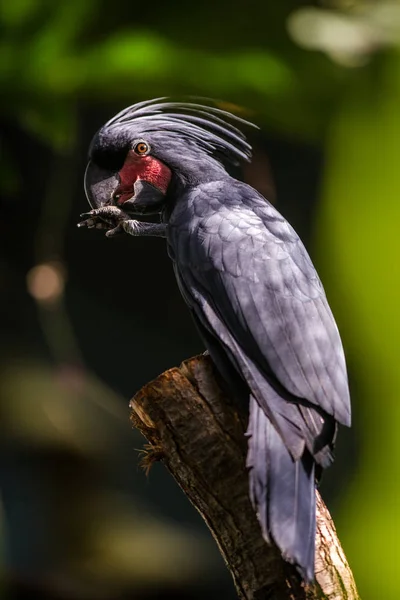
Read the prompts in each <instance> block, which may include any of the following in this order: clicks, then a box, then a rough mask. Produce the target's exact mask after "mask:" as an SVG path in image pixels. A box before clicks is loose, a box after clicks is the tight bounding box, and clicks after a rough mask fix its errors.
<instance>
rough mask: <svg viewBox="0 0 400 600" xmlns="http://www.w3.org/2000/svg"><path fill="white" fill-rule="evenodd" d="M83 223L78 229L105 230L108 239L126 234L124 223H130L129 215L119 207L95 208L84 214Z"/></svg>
mask: <svg viewBox="0 0 400 600" xmlns="http://www.w3.org/2000/svg"><path fill="white" fill-rule="evenodd" d="M81 218H83V219H84V220H83V221H80V223H78V227H88V228H89V229H103V230H104V229H105V230H106V236H107V237H114V236H116V235H119V234H121V233H125V230H124V228H123V226H122V225H123V223H124V221H129V220H130V217H129V215H128V214H127V213H126V212H124V211H123V210H121V209H120V208H118V206H113V205H110V206H101V207H100V208H94V209H93V210H90V211H89V212H86V213H82V214H81Z"/></svg>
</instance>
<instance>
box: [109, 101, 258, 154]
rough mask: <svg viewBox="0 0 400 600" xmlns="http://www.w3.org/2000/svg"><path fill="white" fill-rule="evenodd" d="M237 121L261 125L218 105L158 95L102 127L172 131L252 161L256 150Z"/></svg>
mask: <svg viewBox="0 0 400 600" xmlns="http://www.w3.org/2000/svg"><path fill="white" fill-rule="evenodd" d="M233 123H235V124H238V125H245V126H250V127H257V126H256V125H254V124H253V123H250V122H249V121H246V120H245V119H242V118H241V117H238V116H236V115H234V114H232V113H230V112H228V111H225V110H222V109H220V108H216V107H214V106H209V105H207V104H198V103H186V102H171V101H168V99H167V98H156V99H154V100H146V101H144V102H138V103H137V104H133V105H132V106H129V107H128V108H125V109H124V110H122V111H121V112H120V113H118V114H117V115H115V117H113V118H112V119H110V120H109V121H108V123H106V124H105V125H104V127H103V128H102V130H103V131H104V130H109V129H113V128H117V127H120V126H126V125H130V124H132V125H140V126H141V125H143V127H144V128H145V129H146V131H149V132H150V131H160V130H161V131H168V132H170V133H173V134H174V133H175V134H178V135H182V136H185V137H186V138H188V139H190V140H192V141H193V142H195V143H196V145H197V146H198V147H199V148H201V149H202V150H204V151H205V152H207V153H208V154H211V155H213V156H215V158H217V159H221V160H224V159H225V160H227V161H229V162H231V163H233V164H238V163H239V162H240V161H249V160H250V158H251V150H252V149H251V145H250V144H249V143H248V141H247V140H246V136H245V135H244V133H243V132H242V131H241V130H240V129H238V127H236V126H235V125H234V124H233Z"/></svg>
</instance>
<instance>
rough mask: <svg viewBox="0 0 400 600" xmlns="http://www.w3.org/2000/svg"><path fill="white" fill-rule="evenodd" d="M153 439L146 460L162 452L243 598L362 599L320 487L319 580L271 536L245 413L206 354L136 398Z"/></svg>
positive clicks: (143, 427)
mask: <svg viewBox="0 0 400 600" xmlns="http://www.w3.org/2000/svg"><path fill="white" fill-rule="evenodd" d="M130 408H131V420H132V423H133V425H134V426H135V427H137V428H138V429H139V430H140V431H141V433H142V434H143V435H144V436H145V437H146V438H147V440H148V441H149V446H148V453H147V455H146V457H145V462H146V464H147V466H150V465H151V463H152V462H154V461H156V460H162V462H164V464H165V465H166V467H167V468H168V469H169V471H170V472H171V474H172V475H173V477H174V478H175V479H176V481H177V482H178V484H179V485H180V487H181V488H182V490H183V491H184V492H185V494H186V495H187V497H188V498H189V500H190V501H191V502H192V504H193V505H194V506H195V507H196V508H197V510H198V511H199V512H200V514H201V516H202V517H203V519H204V520H205V522H206V523H207V525H208V527H209V529H210V531H211V533H212V535H213V536H214V538H215V540H216V542H217V544H218V547H219V549H220V551H221V554H222V556H223V557H224V560H225V563H226V565H227V567H228V569H229V570H230V572H231V574H232V577H233V580H234V583H235V586H236V590H237V594H238V597H239V598H240V599H241V600H316V599H325V600H357V599H358V600H359V596H358V593H357V589H356V585H355V582H354V578H353V575H352V572H351V570H350V567H349V565H348V563H347V560H346V557H345V555H344V552H343V550H342V547H341V545H340V542H339V540H338V538H337V534H336V530H335V527H334V524H333V521H332V518H331V516H330V514H329V512H328V510H327V508H326V506H325V505H324V503H323V501H322V499H321V497H320V495H319V493H318V492H316V494H317V539H316V582H315V584H314V585H309V586H305V585H304V584H303V583H302V581H301V579H300V577H299V575H298V573H297V571H296V569H295V567H294V566H292V565H290V564H288V563H287V562H285V561H284V560H283V559H282V557H281V555H280V553H279V551H278V549H277V548H276V547H275V546H273V545H269V544H267V543H266V542H265V541H264V539H263V538H262V535H261V529H260V526H259V523H258V520H257V517H256V515H255V512H254V510H253V507H252V505H251V503H250V499H249V493H248V475H247V470H246V466H245V462H246V453H247V439H246V436H245V433H246V428H247V414H246V412H245V411H244V410H243V407H241V406H239V405H238V404H237V403H235V400H234V399H232V398H228V397H227V396H226V395H224V393H223V392H222V391H221V389H220V387H219V386H218V383H217V380H216V378H215V375H214V371H213V365H212V363H211V360H210V358H209V357H208V356H204V355H201V356H197V357H194V358H192V359H189V360H187V361H185V362H184V363H183V364H182V365H181V366H180V368H173V369H170V370H168V371H166V372H165V373H163V374H162V375H160V376H159V377H158V378H157V379H155V380H154V381H152V382H151V383H148V384H147V385H145V386H144V387H143V388H142V389H141V390H140V391H139V392H138V393H137V394H136V395H135V397H134V398H133V399H132V400H131V402H130Z"/></svg>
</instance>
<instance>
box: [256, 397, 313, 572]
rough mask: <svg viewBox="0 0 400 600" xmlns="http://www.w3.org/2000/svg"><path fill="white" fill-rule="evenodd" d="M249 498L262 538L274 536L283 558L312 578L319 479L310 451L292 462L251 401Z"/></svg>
mask: <svg viewBox="0 0 400 600" xmlns="http://www.w3.org/2000/svg"><path fill="white" fill-rule="evenodd" d="M248 436H249V451H248V458H247V466H248V467H249V478H250V497H251V500H252V503H253V505H254V508H255V510H256V511H257V515H258V518H259V521H260V524H261V528H262V532H263V535H264V538H265V539H266V540H267V541H268V542H269V541H270V539H271V538H272V539H273V541H274V542H275V544H276V545H277V546H278V548H279V549H280V550H281V552H282V555H283V557H284V558H285V559H286V560H287V561H289V562H291V563H294V564H295V565H296V566H297V568H298V570H299V572H300V574H301V576H302V577H303V579H304V580H305V581H308V582H310V581H312V580H313V579H314V553H315V477H314V461H313V459H312V457H311V455H310V454H309V452H308V450H305V451H304V454H303V456H302V457H301V458H300V459H299V460H293V458H292V456H291V455H290V453H289V451H288V450H287V449H286V447H285V445H284V443H283V441H282V439H281V437H280V435H279V434H278V433H277V431H276V430H275V428H274V427H273V425H272V424H271V422H270V420H269V419H268V417H267V416H266V415H265V413H264V411H263V410H262V409H261V408H260V406H259V404H258V403H257V401H256V400H255V399H254V398H253V397H251V399H250V416H249V429H248Z"/></svg>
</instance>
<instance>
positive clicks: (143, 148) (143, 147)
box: [135, 142, 150, 154]
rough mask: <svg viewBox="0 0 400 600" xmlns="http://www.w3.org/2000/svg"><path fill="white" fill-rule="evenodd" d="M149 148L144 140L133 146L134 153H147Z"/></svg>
mask: <svg viewBox="0 0 400 600" xmlns="http://www.w3.org/2000/svg"><path fill="white" fill-rule="evenodd" d="M149 150H150V148H149V145H148V144H146V142H138V143H137V144H136V146H135V152H136V154H147V152H148V151H149Z"/></svg>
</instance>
